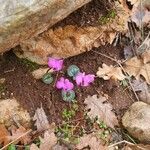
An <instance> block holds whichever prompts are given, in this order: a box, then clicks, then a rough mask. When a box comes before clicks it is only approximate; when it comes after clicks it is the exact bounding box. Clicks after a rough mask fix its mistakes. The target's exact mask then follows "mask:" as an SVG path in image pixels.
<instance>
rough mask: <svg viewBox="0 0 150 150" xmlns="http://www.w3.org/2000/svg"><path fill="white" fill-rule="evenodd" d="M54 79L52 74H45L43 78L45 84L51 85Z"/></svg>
mask: <svg viewBox="0 0 150 150" xmlns="http://www.w3.org/2000/svg"><path fill="white" fill-rule="evenodd" d="M53 80H54V79H53V77H52V74H51V73H48V72H47V73H45V74H44V75H43V77H42V81H43V82H44V83H45V84H51V83H52V82H53Z"/></svg>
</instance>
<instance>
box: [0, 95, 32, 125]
mask: <svg viewBox="0 0 150 150" xmlns="http://www.w3.org/2000/svg"><path fill="white" fill-rule="evenodd" d="M30 120H31V118H30V115H29V113H28V112H27V111H26V110H24V109H23V108H21V107H20V105H19V103H18V102H17V100H16V99H15V98H13V99H6V100H0V123H2V124H3V123H4V124H5V125H6V126H10V125H12V124H14V121H15V122H19V123H21V124H24V125H25V124H26V125H27V124H29V123H30Z"/></svg>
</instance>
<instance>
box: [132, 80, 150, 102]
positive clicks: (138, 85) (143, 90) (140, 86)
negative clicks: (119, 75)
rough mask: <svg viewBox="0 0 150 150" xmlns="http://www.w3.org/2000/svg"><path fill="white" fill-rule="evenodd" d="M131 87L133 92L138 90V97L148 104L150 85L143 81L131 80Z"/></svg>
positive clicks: (149, 100)
mask: <svg viewBox="0 0 150 150" xmlns="http://www.w3.org/2000/svg"><path fill="white" fill-rule="evenodd" d="M131 84H132V87H133V89H134V91H135V92H138V93H137V94H138V96H139V99H140V100H141V101H143V102H145V103H148V104H150V87H149V85H147V83H146V82H145V81H139V80H133V81H132V83H131Z"/></svg>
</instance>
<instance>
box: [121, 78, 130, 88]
mask: <svg viewBox="0 0 150 150" xmlns="http://www.w3.org/2000/svg"><path fill="white" fill-rule="evenodd" d="M128 84H129V83H128V80H127V79H124V80H122V81H120V85H122V86H123V87H127V86H128Z"/></svg>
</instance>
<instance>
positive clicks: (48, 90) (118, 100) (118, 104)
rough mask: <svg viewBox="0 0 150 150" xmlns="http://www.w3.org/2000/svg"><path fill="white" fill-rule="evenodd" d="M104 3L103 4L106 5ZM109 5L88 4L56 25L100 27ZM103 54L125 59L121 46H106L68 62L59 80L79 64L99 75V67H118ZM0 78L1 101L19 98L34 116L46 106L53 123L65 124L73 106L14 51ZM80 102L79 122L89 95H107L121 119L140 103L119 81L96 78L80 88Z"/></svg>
mask: <svg viewBox="0 0 150 150" xmlns="http://www.w3.org/2000/svg"><path fill="white" fill-rule="evenodd" d="M102 4H103V5H102ZM104 5H105V3H103V2H100V1H98V0H95V1H93V2H91V3H89V4H88V5H85V6H84V7H82V8H80V9H79V10H77V11H76V12H74V13H73V14H71V15H70V16H69V17H67V19H65V20H63V21H62V22H59V23H58V24H57V25H55V26H54V28H56V27H57V26H64V25H66V24H76V25H78V26H87V25H97V23H98V19H97V18H99V17H100V16H101V15H102V14H105V13H106V12H107V10H103V8H107V7H108V5H107V7H105V6H104ZM94 51H96V52H101V53H103V54H105V55H107V56H110V57H112V58H116V59H117V60H121V59H123V58H124V56H123V48H122V47H121V46H117V47H113V46H111V45H108V44H106V46H102V47H99V48H97V49H93V50H92V51H90V52H86V53H84V54H81V55H78V56H75V57H71V58H68V59H65V65H64V69H63V71H62V72H60V73H59V74H58V75H56V74H55V75H54V76H55V80H56V79H58V78H59V77H60V76H62V75H63V76H67V75H66V69H67V67H68V66H69V65H72V64H75V65H77V66H78V67H79V68H80V69H81V70H82V71H85V72H86V73H94V74H96V72H97V70H98V67H99V66H101V65H102V63H105V64H107V65H117V64H116V63H115V62H113V61H112V60H110V59H108V58H106V57H104V56H101V55H99V54H97V53H96V52H94ZM0 78H5V79H6V82H5V90H4V92H2V93H1V95H0V97H1V98H9V97H15V98H16V99H17V100H18V101H19V103H20V104H21V106H22V107H24V108H25V109H27V110H28V112H29V113H30V114H31V116H33V115H34V113H35V110H36V109H37V108H38V107H41V105H42V106H43V108H44V110H45V112H46V115H47V116H48V119H49V121H50V122H55V123H56V124H59V123H61V121H62V116H61V112H62V110H63V109H64V108H69V107H70V104H69V103H67V102H64V101H63V100H62V98H61V92H60V91H58V90H56V88H55V84H52V85H46V84H44V83H43V82H42V81H41V80H35V79H34V78H33V77H32V75H31V70H30V68H29V67H27V66H26V65H25V63H23V61H21V60H20V59H19V58H17V57H16V56H15V55H14V54H13V52H11V51H10V52H8V53H6V54H4V56H2V58H1V59H0ZM75 92H76V100H77V103H78V105H79V112H78V113H77V115H76V116H75V119H79V118H81V117H82V116H83V114H84V107H85V106H84V103H83V102H84V100H85V98H86V97H87V96H88V95H91V96H92V95H94V94H100V93H103V94H107V95H108V97H109V98H108V101H109V102H110V103H111V104H112V105H113V109H114V112H115V113H116V114H117V117H118V119H120V118H121V116H122V115H123V114H124V112H125V110H127V109H128V107H129V106H130V105H131V104H132V103H133V102H134V101H136V99H135V98H134V95H133V93H132V92H131V91H130V90H129V89H127V88H125V87H123V86H122V85H120V83H119V82H118V81H114V80H108V81H104V80H103V79H100V78H96V80H95V81H94V83H93V84H92V85H91V86H89V87H86V88H82V87H78V88H77V87H76V88H75Z"/></svg>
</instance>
